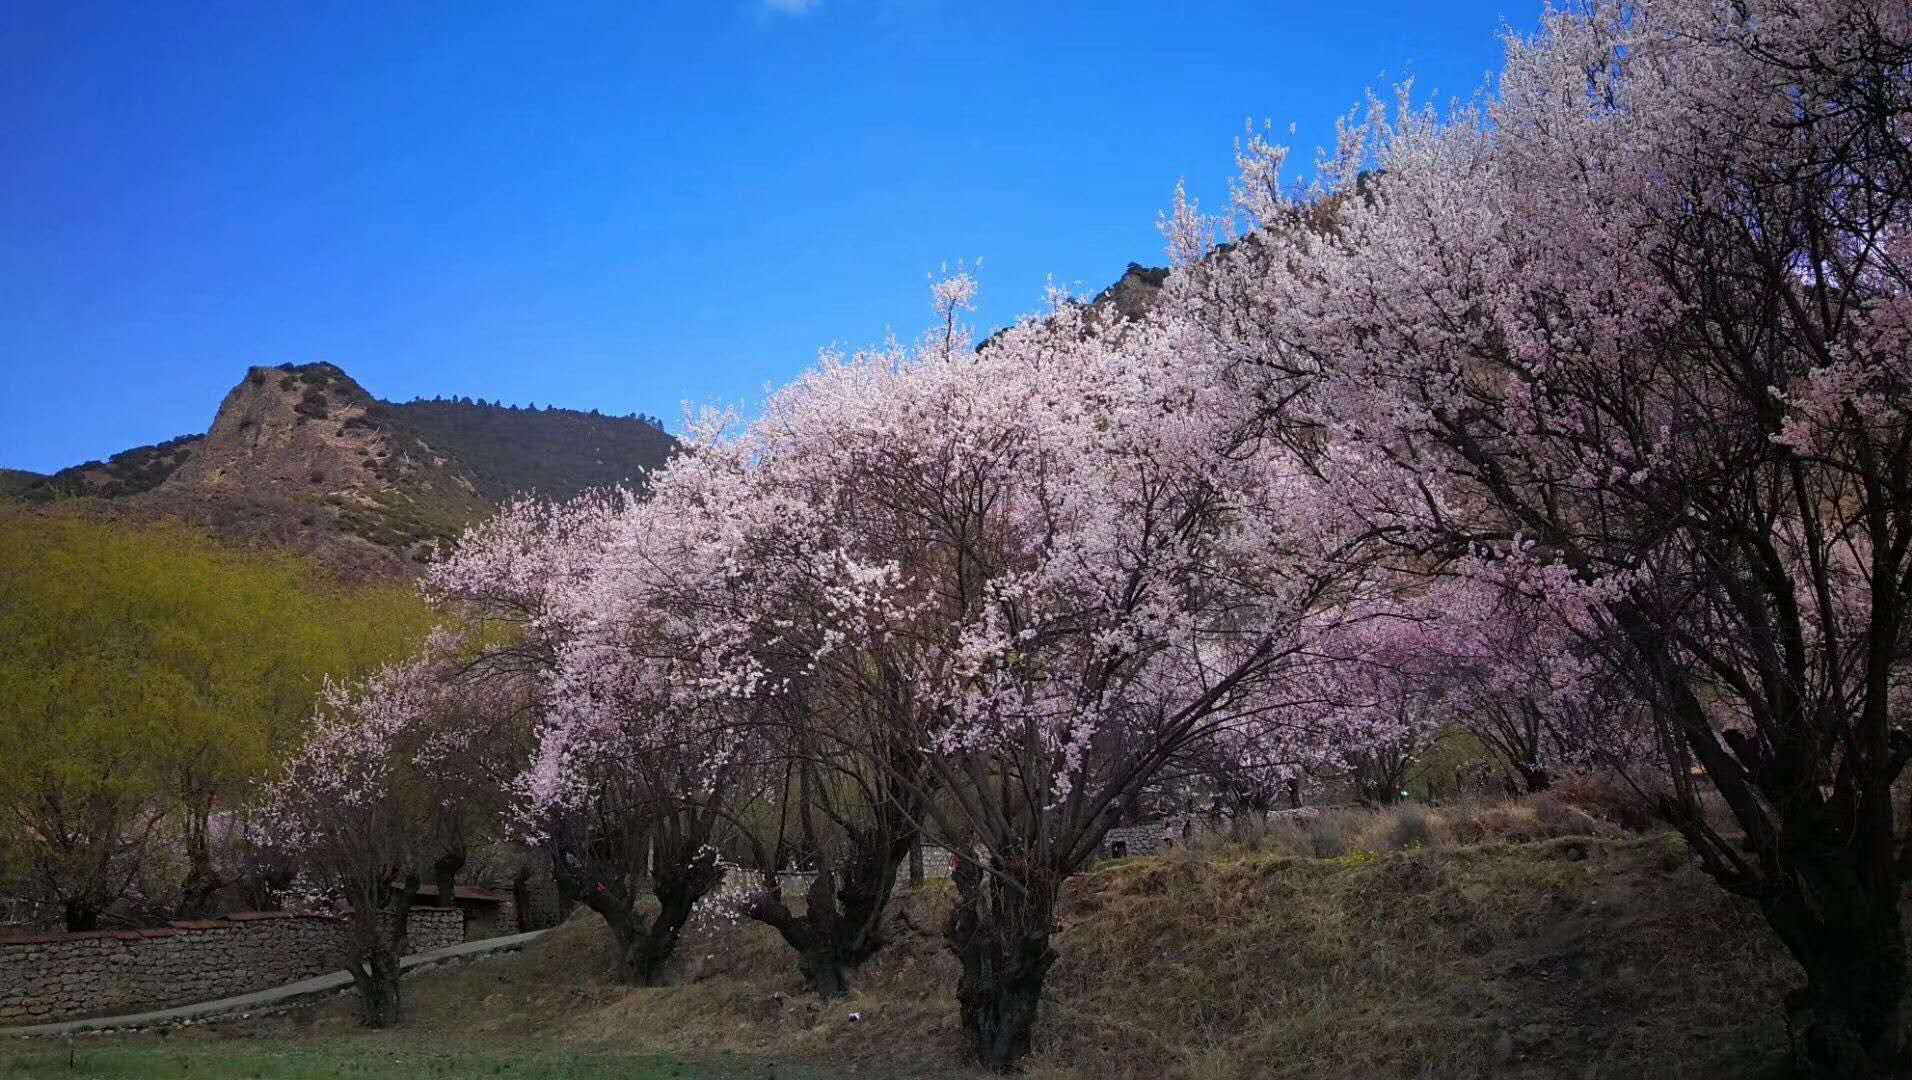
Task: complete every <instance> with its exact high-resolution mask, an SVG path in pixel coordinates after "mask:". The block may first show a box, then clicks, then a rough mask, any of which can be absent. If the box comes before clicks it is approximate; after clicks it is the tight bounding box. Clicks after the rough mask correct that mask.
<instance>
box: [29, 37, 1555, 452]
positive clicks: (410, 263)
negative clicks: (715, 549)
mask: <svg viewBox="0 0 1912 1080" xmlns="http://www.w3.org/2000/svg"><path fill="white" fill-rule="evenodd" d="M395 12H396V13H397V14H394V13H395ZM1538 12H1539V5H1538V3H1537V2H1534V3H1529V2H1528V0H1486V2H1473V0H1449V2H1445V3H1439V4H1432V3H1425V2H1422V3H1415V2H1409V0H1372V2H1366V3H1361V2H1354V3H1338V4H1319V3H1306V4H1304V3H1289V2H1279V3H1277V2H1260V3H1241V4H1197V3H1176V2H1173V0H1148V2H1135V3H1129V2H1126V0H1104V2H1099V3H1093V4H1089V3H1084V4H1067V5H1065V4H1060V3H1048V2H1043V0H1027V2H1019V3H979V2H970V3H963V2H958V0H816V2H813V3H806V2H804V0H705V2H694V3H693V2H681V3H671V2H631V0H621V2H611V3H602V4H575V5H573V4H523V3H480V2H475V0H473V2H453V0H445V2H441V3H437V4H425V3H420V4H385V3H327V2H304V3H299V4H290V3H288V4H275V3H266V2H259V0H254V2H247V3H235V4H226V3H192V4H184V3H181V4H172V5H167V4H158V3H125V4H93V3H85V2H80V0H10V2H7V3H0V162H4V163H5V164H4V166H0V167H3V168H4V170H5V173H4V179H0V373H3V374H4V378H0V465H4V466H11V467H15V468H30V469H36V470H41V471H51V470H53V469H56V468H60V467H62V466H65V465H70V464H74V463H76V462H79V461H82V460H86V459H89V458H103V457H106V456H108V455H109V454H111V453H113V452H116V451H118V450H121V449H124V448H126V447H129V446H134V445H139V444H143V443H150V442H154V441H157V440H160V439H163V438H167V437H170V436H173V435H178V434H184V433H187V432H195V431H203V430H205V429H206V427H207V425H208V424H209V423H210V421H211V419H212V414H213V412H214V410H215V409H216V407H217V405H218V403H219V399H220V398H221V396H223V395H224V393H225V392H226V391H227V390H228V389H230V388H231V387H232V386H233V385H234V384H235V383H236V382H238V380H239V378H240V377H241V375H242V374H243V372H244V369H245V368H246V367H247V366H248V365H251V364H278V363H284V362H288V361H290V362H297V363H304V362H309V361H314V360H329V361H331V362H333V363H336V364H338V365H340V366H341V367H343V368H344V369H345V370H346V371H348V372H350V373H351V374H353V375H354V376H356V377H357V378H358V380H359V381H360V382H362V383H363V384H364V385H365V386H366V388H367V389H369V390H371V391H372V392H373V393H374V394H377V395H379V396H382V397H386V398H391V399H396V400H404V399H408V398H410V397H412V396H413V395H417V394H422V395H424V396H427V397H430V396H432V395H433V394H445V395H452V394H464V395H470V396H473V397H483V398H487V399H493V400H503V401H506V402H515V403H520V404H522V403H526V402H536V403H538V404H541V405H542V404H546V403H554V404H558V405H564V406H570V407H575V408H599V409H602V410H604V411H606V412H612V413H626V412H633V411H635V412H643V413H650V414H655V415H659V416H662V417H664V419H665V420H666V421H667V422H669V424H670V425H671V426H673V427H675V426H676V423H677V419H678V417H680V416H681V414H682V402H684V401H685V400H690V401H694V402H699V403H712V404H737V405H742V406H744V407H745V408H746V409H748V408H749V407H751V405H752V404H753V403H755V402H758V401H760V400H761V396H762V392H763V389H764V387H765V386H766V385H767V384H775V383H781V382H783V381H785V380H787V379H788V378H789V377H791V376H792V375H794V374H795V373H796V372H798V371H800V370H802V369H803V368H804V367H805V366H807V365H809V364H810V363H811V362H812V361H813V359H814V357H815V355H816V350H817V349H818V348H819V347H820V346H824V345H827V344H830V343H832V342H836V343H841V344H843V345H846V346H855V345H860V344H868V343H871V342H875V341H878V340H880V339H881V338H882V337H883V336H884V334H885V333H886V332H887V331H889V330H894V331H895V332H896V333H898V334H899V335H901V336H903V337H905V338H909V337H914V336H915V334H916V333H917V332H918V331H919V330H920V329H921V328H922V327H923V326H924V325H925V323H926V320H927V318H928V315H929V311H928V300H927V296H928V294H927V290H926V282H927V278H926V275H927V274H928V273H929V272H930V271H932V270H934V269H936V268H937V267H938V266H939V265H941V264H943V263H945V262H954V261H955V260H957V259H965V260H970V261H972V262H973V261H974V260H976V259H977V258H981V259H982V260H983V266H982V271H981V273H980V275H979V276H980V279H981V281H982V286H983V295H982V304H981V305H980V310H979V311H978V312H977V314H976V317H975V322H976V324H977V326H978V327H979V328H980V329H982V330H985V331H986V330H988V329H989V328H991V327H993V326H995V325H997V324H1000V323H1002V322H1006V321H1008V320H1010V319H1011V318H1013V317H1014V316H1015V315H1017V314H1018V313H1021V312H1024V311H1028V310H1031V309H1033V308H1034V307H1036V306H1037V304H1038V303H1039V301H1040V297H1041V293H1042V288H1043V284H1044V282H1045V280H1047V279H1048V278H1049V277H1051V276H1053V277H1054V279H1055V280H1056V281H1057V282H1058V283H1061V284H1064V285H1067V286H1071V287H1074V288H1076V289H1078V290H1080V291H1094V290H1096V289H1099V288H1101V287H1102V286H1104V285H1106V284H1108V283H1109V282H1110V281H1112V280H1114V278H1115V277H1117V276H1118V275H1119V274H1120V273H1121V271H1122V268H1123V266H1124V265H1126V264H1127V263H1128V262H1130V261H1138V262H1144V263H1160V262H1163V261H1164V258H1163V255H1162V241H1161V237H1160V236H1159V235H1158V234H1157V232H1156V230H1155V220H1156V214H1157V213H1158V211H1160V210H1161V209H1163V208H1164V207H1165V206H1166V204H1167V203H1168V201H1169V199H1170V197H1171V193H1172V191H1173V189H1174V185H1175V182H1176V179H1177V178H1178V177H1186V178H1187V179H1188V183H1189V186H1190V190H1191V191H1192V192H1193V193H1194V194H1196V195H1198V196H1199V197H1201V199H1202V201H1203V202H1204V204H1205V205H1207V206H1211V207H1219V206H1220V205H1221V204H1222V203H1223V201H1224V199H1225V193H1226V186H1227V180H1228V176H1229V173H1230V169H1231V143H1232V140H1233V138H1234V137H1235V136H1236V135H1237V134H1239V133H1240V131H1241V129H1242V125H1243V122H1244V121H1245V120H1246V119H1248V118H1250V117H1254V118H1256V119H1260V118H1264V117H1265V118H1269V119H1272V120H1274V121H1275V123H1276V125H1277V128H1278V130H1281V131H1284V132H1285V131H1286V129H1287V125H1288V124H1289V123H1294V124H1295V125H1296V126H1297V130H1296V132H1295V134H1294V135H1293V136H1292V137H1290V138H1289V141H1291V142H1292V143H1293V144H1294V145H1295V146H1296V148H1297V155H1296V157H1297V161H1298V162H1300V163H1302V164H1305V163H1307V162H1309V161H1311V160H1312V156H1313V148H1314V147H1315V146H1316V145H1318V144H1320V143H1322V142H1325V141H1327V140H1328V139H1330V138H1331V137H1332V125H1333V120H1334V118H1335V117H1336V116H1338V115H1340V114H1341V113H1343V112H1345V111H1346V110H1347V109H1348V107H1350V106H1351V105H1353V104H1354V103H1356V102H1357V101H1358V100H1359V99H1360V98H1361V96H1362V94H1363V92H1364V91H1365V90H1366V89H1367V88H1369V87H1384V86H1387V85H1390V84H1392V83H1393V82H1395V81H1396V80H1398V79H1399V78H1401V77H1402V76H1410V75H1411V76H1413V77H1414V78H1415V80H1416V85H1417V88H1418V89H1419V90H1420V91H1422V92H1433V93H1436V94H1437V95H1438V96H1439V97H1440V98H1442V99H1446V98H1449V97H1453V96H1466V95H1468V94H1471V93H1472V92H1473V91H1474V90H1475V89H1476V88H1477V87H1478V86H1479V85H1480V84H1481V81H1482V79H1483V78H1484V77H1485V76H1486V75H1487V74H1488V73H1489V72H1490V71H1491V70H1493V69H1494V68H1495V67H1497V65H1498V62H1499V50H1500V46H1499V42H1498V38H1497V34H1498V31H1499V29H1500V27H1501V26H1502V25H1503V24H1504V23H1507V24H1511V25H1513V26H1514V27H1516V28H1517V29H1521V30H1529V29H1531V28H1532V26H1533V24H1534V23H1535V21H1536V18H1537V15H1538ZM1296 171H1298V172H1300V171H1305V169H1301V170H1296Z"/></svg>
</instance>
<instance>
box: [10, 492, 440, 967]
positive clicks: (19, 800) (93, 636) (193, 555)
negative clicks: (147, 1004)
mask: <svg viewBox="0 0 1912 1080" xmlns="http://www.w3.org/2000/svg"><path fill="white" fill-rule="evenodd" d="M429 622H430V614H429V610H428V609H427V608H426V607H425V605H424V604H423V602H422V601H420V600H418V599H417V598H416V597H415V596H413V595H411V594H410V592H409V590H406V589H402V588H398V587H382V588H376V589H369V590H352V591H348V590H344V589H342V588H339V587H335V586H331V585H329V584H328V583H326V582H325V581H324V580H323V579H321V578H318V577H317V576H315V575H314V573H313V572H312V570H311V569H310V568H309V567H308V566H307V565H306V564H304V563H302V562H300V561H298V560H295V559H293V558H290V557H287V556H281V555H262V554H249V553H238V552H233V551H229V550H225V549H222V548H220V547H218V546H216V545H215V544H213V543H212V542H211V541H209V540H207V539H205V538H203V537H202V536H200V535H199V534H197V533H194V532H192V531H190V530H187V529H184V528H181V527H175V526H163V525H141V526H131V525H124V524H101V523H97V522H89V521H85V520H81V519H78V518H71V517H63V516H46V515H29V514H24V513H10V514H0V641H5V642H7V643H8V644H7V646H6V648H5V649H4V650H0V854H4V857H5V859H6V864H7V867H6V869H7V871H8V873H7V876H8V877H10V878H12V879H14V880H16V881H17V882H20V883H22V884H24V885H26V886H28V887H29V888H30V889H31V890H32V892H33V893H34V894H35V895H36V897H37V898H39V899H41V900H43V901H44V902H46V903H49V904H52V905H54V906H56V907H57V909H58V910H59V911H60V913H61V915H62V917H63V919H64V921H65V923H66V925H67V928H68V929H72V930H84V929H92V928H94V927H96V926H97V925H98V923H99V920H100V917H101V915H102V914H103V913H104V912H105V911H106V910H107V909H108V908H109V907H110V906H111V905H113V904H114V903H115V902H116V901H118V900H120V899H121V898H122V897H123V896H125V895H126V893H127V891H128V889H129V888H131V887H133V885H134V883H135V882H136V881H137V880H138V878H139V875H140V873H141V870H142V868H143V867H144V866H145V865H146V864H147V863H148V861H149V859H150V858H151V857H152V856H153V855H154V854H155V851H156V849H158V848H161V847H164V848H167V849H170V854H172V855H174V856H175V857H176V861H177V863H178V864H179V865H180V866H182V867H183V878H182V880H181V882H180V884H179V886H178V895H177V897H176V899H174V900H173V901H172V902H171V903H169V904H168V906H170V907H173V908H174V909H175V910H176V911H178V912H180V913H192V912H194V911H197V910H200V909H202V908H203V907H204V906H205V905H206V904H207V903H208V902H209V900H210V898H211V896H212V894H213V892H214V891H215V890H217V889H218V888H219V887H220V886H221V885H223V884H227V883H229V882H228V878H229V877H230V876H231V872H232V871H231V868H230V864H222V861H221V858H220V855H221V854H222V852H221V851H220V850H219V849H220V848H221V846H222V844H223V845H229V844H231V843H234V842H236V841H235V839H234V838H235V837H236V836H237V833H238V830H236V829H233V828H230V827H228V828H223V829H222V828H220V827H219V826H220V824H221V823H224V824H226V825H230V824H231V822H232V821H233V820H234V817H233V815H234V814H236V813H237V812H238V810H239V808H240V806H241V804H242V802H243V800H244V797H245V795H246V793H247V792H248V791H249V790H250V788H251V787H252V785H253V784H254V782H255V781H256V780H257V779H258V778H259V777H261V776H263V775H265V774H266V772H267V771H268V770H269V769H270V768H271V767H272V766H273V764H274V763H275V762H277V761H278V760H280V759H281V758H282V757H283V756H284V754H285V753H286V752H287V751H288V749H289V748H290V747H292V746H294V745H296V743H297V742H298V741H299V740H300V738H301V736H302V733H303V728H304V725H305V723H306V722H307V718H308V717H309V716H310V715H311V711H312V702H313V699H314V695H315V693H316V692H317V690H318V688H319V686H320V684H321V681H322V678H323V676H325V675H326V674H338V675H354V674H358V673H361V672H364V671H366V670H369V669H371V668H372V667H374V666H376V665H377V664H379V663H381V662H383V661H385V660H388V659H390V658H392V657H394V656H397V655H401V654H402V653H404V652H406V651H408V650H409V649H410V648H412V647H414V646H415V645H416V643H417V642H418V640H419V639H420V638H421V637H422V636H423V633H424V631H425V629H426V628H427V627H428V625H429Z"/></svg>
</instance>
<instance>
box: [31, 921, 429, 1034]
mask: <svg viewBox="0 0 1912 1080" xmlns="http://www.w3.org/2000/svg"><path fill="white" fill-rule="evenodd" d="M347 932H348V931H347V924H346V923H345V921H344V920H343V919H339V918H336V917H332V916H326V915H302V914H294V913H289V912H238V913H235V914H232V915H227V916H226V917H224V918H223V919H206V920H199V921H190V922H176V923H173V924H171V925H170V926H165V927H160V928H157V929H149V930H105V931H98V932H95V933H83V934H13V935H9V936H6V937H0V1027H12V1026H17V1025H23V1024H40V1023H48V1022H51V1021H55V1020H70V1019H75V1018H78V1017H86V1016H111V1015H114V1014H116V1013H123V1012H139V1011H142V1010H145V1009H159V1008H165V1007H167V1006H170V1005H187V1004H191V1003H193V1002H196V1001H209V1000H212V999H214V998H221V997H227V996H229V995H232V994H243V993H247V992H249V991H252V990H264V989H266V988H268V987H273V986H280V985H283V984H285V983H289V982H295V981H297V980H299V979H303V978H307V977H310V976H313V975H319V974H323V973H325V972H328V971H337V970H339V969H340V968H342V967H343V966H344V964H345V960H344V956H345V941H346V934H347ZM407 936H408V938H409V941H410V945H411V951H412V952H426V951H429V950H431V949H437V948H442V947H444V946H446V945H455V944H457V943H459V942H460V941H463V940H464V917H463V916H462V915H461V914H460V913H459V912H458V911H456V910H445V909H416V908H415V909H413V911H412V916H411V919H410V920H409V921H408V923H407Z"/></svg>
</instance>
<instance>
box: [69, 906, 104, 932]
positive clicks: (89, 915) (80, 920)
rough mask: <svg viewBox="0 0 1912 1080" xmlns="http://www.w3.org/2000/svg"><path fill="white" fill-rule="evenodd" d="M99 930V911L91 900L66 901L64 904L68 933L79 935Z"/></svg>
mask: <svg viewBox="0 0 1912 1080" xmlns="http://www.w3.org/2000/svg"><path fill="white" fill-rule="evenodd" d="M99 928H100V909H99V906H98V905H97V904H95V903H93V902H92V901H91V900H68V901H67V902H66V929H67V932H68V933H80V932H82V931H87V930H98V929H99Z"/></svg>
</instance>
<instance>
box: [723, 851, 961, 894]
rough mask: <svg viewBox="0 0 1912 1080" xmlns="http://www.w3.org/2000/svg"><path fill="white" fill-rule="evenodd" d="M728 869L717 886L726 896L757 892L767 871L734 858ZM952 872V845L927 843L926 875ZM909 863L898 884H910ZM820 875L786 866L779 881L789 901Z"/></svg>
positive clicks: (807, 889) (902, 869)
mask: <svg viewBox="0 0 1912 1080" xmlns="http://www.w3.org/2000/svg"><path fill="white" fill-rule="evenodd" d="M718 865H719V866H721V867H723V869H724V883H723V884H722V885H720V886H718V887H717V895H718V896H719V897H724V898H733V899H742V898H743V897H744V896H747V895H749V894H750V893H753V892H756V891H757V888H758V886H759V885H761V884H762V882H763V874H762V873H761V872H760V871H758V870H757V869H755V868H754V867H749V866H740V865H738V864H736V863H733V862H720V863H718ZM949 872H950V853H949V849H948V848H944V847H937V846H936V845H934V844H925V845H923V878H924V879H925V880H930V879H934V878H946V877H948V876H949ZM908 873H909V864H908V863H907V862H905V863H904V864H903V865H902V866H899V867H898V868H897V887H898V888H903V887H905V886H906V885H907V884H908V878H907V874H908ZM816 879H817V872H816V871H815V870H783V871H779V872H778V874H777V882H778V884H780V885H782V886H783V896H784V899H785V900H786V901H793V900H798V899H801V898H803V897H805V896H807V895H809V893H810V883H811V882H813V881H815V880H816Z"/></svg>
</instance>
